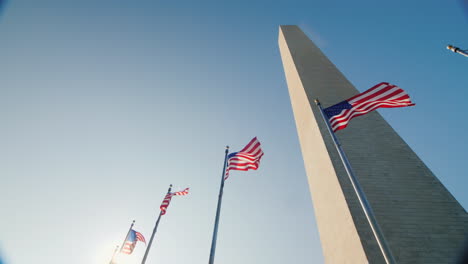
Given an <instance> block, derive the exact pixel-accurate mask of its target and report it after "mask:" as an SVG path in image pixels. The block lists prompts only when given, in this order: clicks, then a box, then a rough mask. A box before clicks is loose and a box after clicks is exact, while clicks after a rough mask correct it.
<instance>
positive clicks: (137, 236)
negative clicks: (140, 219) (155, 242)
mask: <svg viewBox="0 0 468 264" xmlns="http://www.w3.org/2000/svg"><path fill="white" fill-rule="evenodd" d="M137 241H141V242H143V243H145V244H146V240H145V237H144V236H143V235H142V234H141V233H140V232H137V231H135V230H133V229H131V230H130V233H128V236H127V238H126V239H125V243H124V245H123V247H122V250H121V252H122V253H124V254H128V255H130V254H132V252H133V249H135V245H136V243H137Z"/></svg>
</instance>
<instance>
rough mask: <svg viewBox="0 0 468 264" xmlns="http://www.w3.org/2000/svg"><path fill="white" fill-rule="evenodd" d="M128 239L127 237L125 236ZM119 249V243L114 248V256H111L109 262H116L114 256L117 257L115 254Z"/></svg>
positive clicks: (110, 263)
mask: <svg viewBox="0 0 468 264" xmlns="http://www.w3.org/2000/svg"><path fill="white" fill-rule="evenodd" d="M125 239H127V238H125ZM118 250H119V245H117V246H116V247H115V250H114V254H112V258H111V261H110V262H109V264H113V263H114V257H115V254H116V253H117V251H118Z"/></svg>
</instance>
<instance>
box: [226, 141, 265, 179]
mask: <svg viewBox="0 0 468 264" xmlns="http://www.w3.org/2000/svg"><path fill="white" fill-rule="evenodd" d="M262 156H263V151H262V148H261V147H260V142H259V141H258V140H257V137H254V138H253V139H252V140H251V141H250V142H249V144H247V146H245V147H244V148H243V149H242V150H241V151H239V152H233V153H231V154H229V155H228V160H227V167H226V176H225V177H224V179H225V180H226V179H227V178H228V177H229V171H230V170H242V171H246V170H250V169H252V170H256V169H258V166H259V165H260V159H261V158H262Z"/></svg>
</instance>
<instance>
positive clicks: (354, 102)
mask: <svg viewBox="0 0 468 264" xmlns="http://www.w3.org/2000/svg"><path fill="white" fill-rule="evenodd" d="M412 105H414V104H413V103H412V102H411V99H410V97H409V95H408V94H407V93H406V92H405V91H404V90H403V89H401V88H400V87H398V86H395V85H392V84H389V83H386V82H382V83H379V84H377V85H375V86H374V87H372V88H370V89H369V90H367V91H365V92H363V93H360V94H358V95H356V96H353V97H351V98H349V99H348V100H345V101H343V102H340V103H338V104H336V105H333V106H330V107H328V108H325V109H324V112H325V114H326V115H327V117H328V120H329V122H330V125H331V127H332V129H333V131H334V132H335V131H337V130H340V129H343V128H345V127H347V126H348V123H349V121H350V120H351V119H353V118H354V117H356V116H361V115H365V114H367V113H369V112H372V111H374V110H375V109H377V108H381V107H382V108H394V107H405V106H412Z"/></svg>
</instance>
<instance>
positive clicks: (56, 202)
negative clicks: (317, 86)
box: [0, 0, 468, 264]
mask: <svg viewBox="0 0 468 264" xmlns="http://www.w3.org/2000/svg"><path fill="white" fill-rule="evenodd" d="M1 2H5V1H0V3H1ZM0 12H1V13H0V58H1V59H0V127H1V129H0V146H1V147H0V177H1V182H2V183H1V185H0V190H1V191H0V208H1V214H2V215H1V217H0V255H1V256H2V258H3V261H4V262H5V263H6V264H29V263H48V264H55V263H57V264H62V263H72V264H73V263H89V264H94V263H95V264H101V263H107V262H108V261H109V259H110V256H111V254H112V252H113V249H114V248H115V246H116V245H117V244H120V243H121V242H122V240H123V238H124V236H125V233H126V231H127V229H128V227H129V225H130V222H131V220H133V219H135V220H136V221H137V222H136V225H135V229H136V230H137V231H140V232H142V233H143V234H144V235H145V236H146V237H147V239H149V237H150V234H151V230H152V228H153V225H154V221H155V219H156V216H157V214H158V207H159V205H160V203H161V201H162V199H163V197H164V194H165V192H166V190H167V187H168V185H169V184H171V183H172V184H174V185H176V186H179V187H186V186H188V187H190V188H191V194H190V195H189V196H187V197H176V198H174V199H173V202H172V204H171V206H170V207H169V210H168V213H167V214H166V215H165V216H164V217H163V219H162V221H161V225H160V227H159V231H158V234H157V240H156V241H155V243H154V245H153V248H152V251H151V253H150V256H149V258H148V262H147V263H148V264H152V263H168V262H171V263H191V264H199V263H203V264H205V263H207V260H208V255H209V248H210V243H211V235H212V229H213V221H214V214H215V209H216V199H217V193H218V188H219V181H220V176H221V175H220V174H221V169H222V161H223V151H224V146H225V145H230V146H231V149H232V150H233V151H235V150H239V149H241V148H242V147H243V146H244V145H245V144H246V143H247V142H248V141H249V140H250V139H251V138H252V137H254V136H257V137H258V138H259V140H260V141H261V142H262V144H263V150H264V152H265V156H264V157H263V160H262V164H261V167H260V169H259V170H258V171H250V172H236V171H234V172H232V174H231V177H230V178H229V180H228V181H227V182H226V188H225V195H224V200H223V208H222V214H221V223H220V229H219V238H218V247H217V252H216V263H222V264H238V263H243V264H249V263H252V264H253V263H255V264H257V263H269V264H284V263H323V257H322V253H321V247H320V241H319V236H318V231H317V229H316V223H315V219H314V215H313V207H312V202H311V198H310V193H309V190H308V185H307V180H306V176H305V172H304V167H303V161H302V156H301V153H300V149H299V143H298V138H297V134H296V130H295V124H294V120H293V114H292V110H291V105H290V101H289V96H288V93H287V87H286V82H285V78H284V73H283V69H282V63H281V59H280V55H279V49H278V44H277V39H278V26H279V25H281V24H296V25H299V26H300V27H301V28H302V29H303V30H304V32H306V34H307V35H308V36H309V37H311V38H312V39H313V40H314V41H315V42H316V44H317V45H318V46H319V47H320V48H321V49H322V50H323V51H324V53H325V54H326V55H327V56H328V57H329V58H330V59H331V60H332V61H333V62H334V63H335V64H336V65H337V66H338V67H339V69H340V70H341V71H342V72H343V73H344V74H345V75H346V77H347V78H348V79H349V80H350V81H351V82H352V83H353V84H354V85H355V86H356V87H357V88H358V89H359V90H361V91H363V90H365V89H367V88H369V87H371V86H372V85H374V84H376V83H378V82H381V81H388V82H391V83H394V84H397V85H399V86H400V87H402V88H403V89H405V90H406V91H407V92H408V93H409V94H410V95H411V96H412V98H413V101H414V102H416V104H417V105H416V107H413V108H405V109H384V110H381V111H379V112H380V113H381V114H382V115H383V116H384V117H385V119H386V120H387V121H388V122H389V123H390V124H391V125H392V126H393V127H394V128H395V129H396V131H398V133H400V135H401V136H402V137H403V138H404V139H405V140H406V142H408V144H409V145H410V146H411V147H412V148H413V149H414V150H415V151H416V153H418V155H419V156H420V157H421V158H422V159H423V160H424V161H425V162H426V164H427V165H428V166H429V167H430V168H431V169H432V170H433V171H434V173H435V174H436V175H437V176H438V177H439V179H440V180H441V181H442V182H443V183H444V184H445V186H446V187H447V188H448V189H449V190H450V192H451V193H452V194H453V195H454V196H455V197H456V198H457V199H458V200H459V201H460V203H461V204H462V205H463V206H464V207H465V208H467V206H468V193H467V192H466V186H467V184H468V177H467V175H468V169H467V167H466V165H465V164H466V161H467V160H468V155H467V153H466V146H468V139H467V137H466V136H465V134H466V131H467V129H468V125H467V122H464V121H463V120H464V118H465V116H466V113H467V110H466V98H467V97H468V89H467V88H468V74H467V70H468V58H465V57H462V56H460V55H457V54H454V53H451V52H449V51H448V50H446V49H445V46H446V45H447V44H453V45H458V46H460V47H465V48H467V49H468V34H467V26H468V24H467V22H468V17H467V14H466V13H465V9H464V8H463V6H462V4H461V2H460V1H438V0H431V1H424V2H421V1H372V0H366V1H340V3H338V2H336V1H314V0H312V1H311V0H307V1H305V0H304V1H291V0H288V1H286V0H278V1H266V0H260V1H247V0H239V1H230V2H224V1H203V0H202V1H186V0H181V1H143V0H139V1H123V0H112V1H111V0H99V1H98V0H82V1H72V0H43V1H33V0H10V1H7V2H6V4H5V6H4V7H3V8H1V7H0ZM143 252H144V246H143V245H141V244H139V245H138V246H137V248H136V251H135V253H134V254H133V255H132V256H131V257H130V258H127V259H125V260H124V261H126V262H122V263H129V264H133V263H139V260H140V259H141V257H142V254H143ZM0 262H1V260H0Z"/></svg>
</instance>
